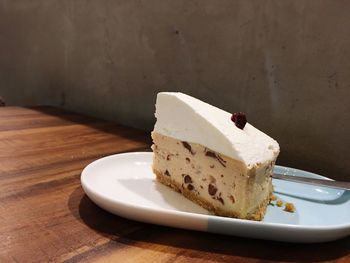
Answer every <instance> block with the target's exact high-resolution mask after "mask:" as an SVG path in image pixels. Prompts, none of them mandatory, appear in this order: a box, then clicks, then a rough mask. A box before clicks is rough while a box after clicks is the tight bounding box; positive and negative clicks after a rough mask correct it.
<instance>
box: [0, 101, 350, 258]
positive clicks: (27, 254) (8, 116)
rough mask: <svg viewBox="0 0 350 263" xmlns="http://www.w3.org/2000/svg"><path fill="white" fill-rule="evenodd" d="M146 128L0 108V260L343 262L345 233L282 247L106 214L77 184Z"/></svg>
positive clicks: (144, 140) (136, 142) (347, 245)
mask: <svg viewBox="0 0 350 263" xmlns="http://www.w3.org/2000/svg"><path fill="white" fill-rule="evenodd" d="M150 144H151V142H150V138H149V134H147V133H145V132H141V131H138V130H135V129H130V128H126V127H122V126H119V125H116V124H113V123H109V122H105V121H100V120H96V119H94V118H89V117H85V116H82V115H79V114H74V113H71V112H67V111H63V110H60V109H57V108H51V107H33V108H20V107H1V108H0V262H46V261H55V262H61V261H67V262H78V261H84V262H89V261H97V262H106V261H112V262H173V261H177V262H203V261H208V262H210V261H211V262H218V261H219V262H221V261H223V262H233V261H239V262H262V261H285V262H291V261H298V262H300V261H307V262H310V261H313V262H318V261H336V262H350V255H349V251H350V238H349V237H348V238H346V239H343V240H338V241H336V242H330V243H324V244H311V245H303V244H288V243H278V242H270V241H261V240H254V239H245V238H238V237H231V236H223V235H215V234H208V233H201V232H194V231H186V230H180V229H173V228H167V227H162V226H155V225H149V224H144V223H139V222H135V221H131V220H127V219H124V218H121V217H118V216H115V215H112V214H110V213H108V212H105V211H103V210H102V209H100V208H99V207H97V206H96V205H95V204H94V203H92V202H91V201H90V200H89V198H88V197H87V196H86V195H85V194H84V192H83V190H82V188H81V186H80V180H79V178H80V173H81V171H82V169H83V168H84V167H85V166H86V165H87V164H88V163H90V162H92V161H93V160H96V159H98V158H100V157H102V156H106V155H110V154H114V153H120V152H129V151H144V150H148V149H149V147H150Z"/></svg>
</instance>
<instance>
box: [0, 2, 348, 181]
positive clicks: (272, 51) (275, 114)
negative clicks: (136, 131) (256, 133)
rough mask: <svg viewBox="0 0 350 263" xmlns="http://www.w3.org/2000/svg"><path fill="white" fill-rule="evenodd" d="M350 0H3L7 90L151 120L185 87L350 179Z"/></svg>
mask: <svg viewBox="0 0 350 263" xmlns="http://www.w3.org/2000/svg"><path fill="white" fill-rule="evenodd" d="M349 10H350V1H340V0H337V1H336V0H334V1H331V0H330V1H308V0H300V1H295V0H293V1H248V0H240V1H225V0H222V1H214V0H213V1H199V0H198V1H189V0H186V1H185V0H183V1H180V0H171V1H166V0H154V1H141V0H139V1H136V0H125V1H123V0H115V1H107V0H100V1H92V0H91V1H87V0H80V1H78V0H77V1H72V0H70V1H68V0H60V1H59V0H33V1H26V0H22V1H20V0H17V1H13V0H0V95H1V96H3V97H4V98H5V100H6V101H7V104H10V105H33V104H50V105H57V106H60V107H63V108H67V109H71V110H73V111H77V112H82V113H86V114H90V115H95V116H98V117H101V118H105V119H109V120H113V121H115V122H119V123H123V124H125V125H129V126H134V127H138V128H141V129H146V130H150V129H151V128H152V126H153V123H154V117H153V111H154V102H155V96H156V93H157V92H158V91H183V92H185V93H188V94H191V95H193V96H196V97H198V98H200V99H203V100H205V101H207V102H209V103H211V104H214V105H217V106H219V107H221V108H223V109H225V110H227V111H230V112H234V111H245V112H246V113H247V115H248V119H249V121H250V122H251V123H252V124H254V125H255V126H256V127H258V128H260V129H262V130H263V131H265V132H266V133H268V134H270V135H271V136H273V137H274V138H276V139H277V140H278V141H279V143H280V145H281V148H282V153H281V156H280V159H279V163H280V164H284V165H290V166H294V167H297V168H303V169H307V170H311V171H314V172H318V173H321V174H324V175H327V176H330V177H333V178H337V179H341V178H342V179H347V180H350V177H349V174H350V162H349V156H350V139H349V132H350V117H349V116H350V115H349V110H350V12H349Z"/></svg>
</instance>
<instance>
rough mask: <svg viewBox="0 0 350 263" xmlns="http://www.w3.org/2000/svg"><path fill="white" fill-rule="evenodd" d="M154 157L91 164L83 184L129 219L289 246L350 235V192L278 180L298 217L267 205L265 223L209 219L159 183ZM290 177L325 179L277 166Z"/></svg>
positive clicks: (281, 195) (278, 192) (91, 194)
mask: <svg viewBox="0 0 350 263" xmlns="http://www.w3.org/2000/svg"><path fill="white" fill-rule="evenodd" d="M152 155H153V153H149V152H147V153H146V152H136V153H124V154H116V155H111V156H108V157H104V158H102V159H99V160H97V161H95V162H93V163H91V164H89V165H88V166H87V167H86V168H85V169H84V170H83V172H82V175H81V183H82V186H83V188H84V191H85V193H86V194H87V195H88V196H89V198H90V199H91V200H92V201H93V202H95V203H96V204H97V205H98V206H100V207H102V208H103V209H105V210H107V211H109V212H111V213H113V214H116V215H120V216H123V217H126V218H129V219H133V220H138V221H142V222H147V223H153V224H159V225H166V226H172V227H178V228H185V229H192V230H199V231H207V232H212V233H220V234H228V235H235V236H242V237H252V238H259V239H269V240H278V241H289V242H305V243H308V242H324V241H330V240H335V239H338V238H341V237H345V236H348V235H349V234H350V192H349V191H342V190H336V189H330V188H325V187H317V186H311V185H303V184H299V183H292V182H287V181H280V180H274V181H273V184H274V186H275V194H276V196H277V197H278V198H280V199H282V200H283V201H284V202H292V203H293V204H294V205H295V207H296V212H295V213H288V212H285V211H283V208H281V207H277V206H268V209H267V213H266V216H265V218H264V220H263V221H261V222H256V221H250V220H241V219H233V218H226V217H219V216H214V215H210V214H209V213H208V212H207V211H206V210H204V209H203V208H201V207H199V206H197V205H195V204H193V203H192V202H190V201H189V200H187V199H186V198H184V197H183V196H182V195H180V194H178V193H176V192H174V191H172V190H171V189H169V188H168V187H166V186H164V185H161V184H159V183H158V182H156V181H155V177H154V175H153V173H152V170H151V163H152ZM275 171H278V172H284V173H286V174H291V175H298V176H306V177H314V178H324V177H322V176H320V175H316V174H312V173H309V172H305V171H301V170H297V169H292V168H286V167H281V166H276V167H275Z"/></svg>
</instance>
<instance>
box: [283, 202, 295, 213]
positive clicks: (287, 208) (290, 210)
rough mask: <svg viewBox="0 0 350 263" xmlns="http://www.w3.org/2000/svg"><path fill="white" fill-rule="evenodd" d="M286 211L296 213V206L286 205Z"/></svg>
mask: <svg viewBox="0 0 350 263" xmlns="http://www.w3.org/2000/svg"><path fill="white" fill-rule="evenodd" d="M284 211H287V212H290V213H294V212H295V206H294V205H293V204H292V203H286V205H285V207H284Z"/></svg>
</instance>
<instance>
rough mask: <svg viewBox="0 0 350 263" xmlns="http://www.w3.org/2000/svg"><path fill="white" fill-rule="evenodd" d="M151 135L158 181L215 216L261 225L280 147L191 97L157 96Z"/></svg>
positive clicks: (241, 118)
mask: <svg viewBox="0 0 350 263" xmlns="http://www.w3.org/2000/svg"><path fill="white" fill-rule="evenodd" d="M155 116H156V118H157V122H156V124H155V127H154V131H153V132H152V139H153V146H152V149H153V152H154V159H153V171H154V173H155V174H156V177H157V180H158V181H159V182H161V183H163V184H165V185H167V186H170V187H172V188H173V189H175V190H176V191H178V192H180V193H182V194H183V195H184V196H185V197H187V198H188V199H190V200H192V201H193V202H195V203H197V204H199V205H201V206H202V207H204V208H206V209H207V210H209V211H211V212H212V213H213V214H216V215H220V216H228V217H236V218H243V219H253V220H261V219H262V218H263V217H264V214H265V211H266V206H267V204H268V202H269V198H270V195H271V193H272V184H271V173H272V171H273V167H274V164H275V161H276V158H277V156H278V154H279V145H278V143H277V142H276V141H275V140H273V139H272V138H270V137H269V136H267V135H266V134H265V133H263V132H261V131H259V130H258V129H256V128H254V127H253V126H252V125H250V124H249V123H246V120H245V116H244V114H233V115H232V114H230V113H228V112H226V111H223V110H221V109H219V108H216V107H214V106H212V105H209V104H207V103H205V102H202V101H200V100H198V99H195V98H193V97H191V96H188V95H185V94H183V93H177V92H161V93H158V96H157V102H156V113H155Z"/></svg>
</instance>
